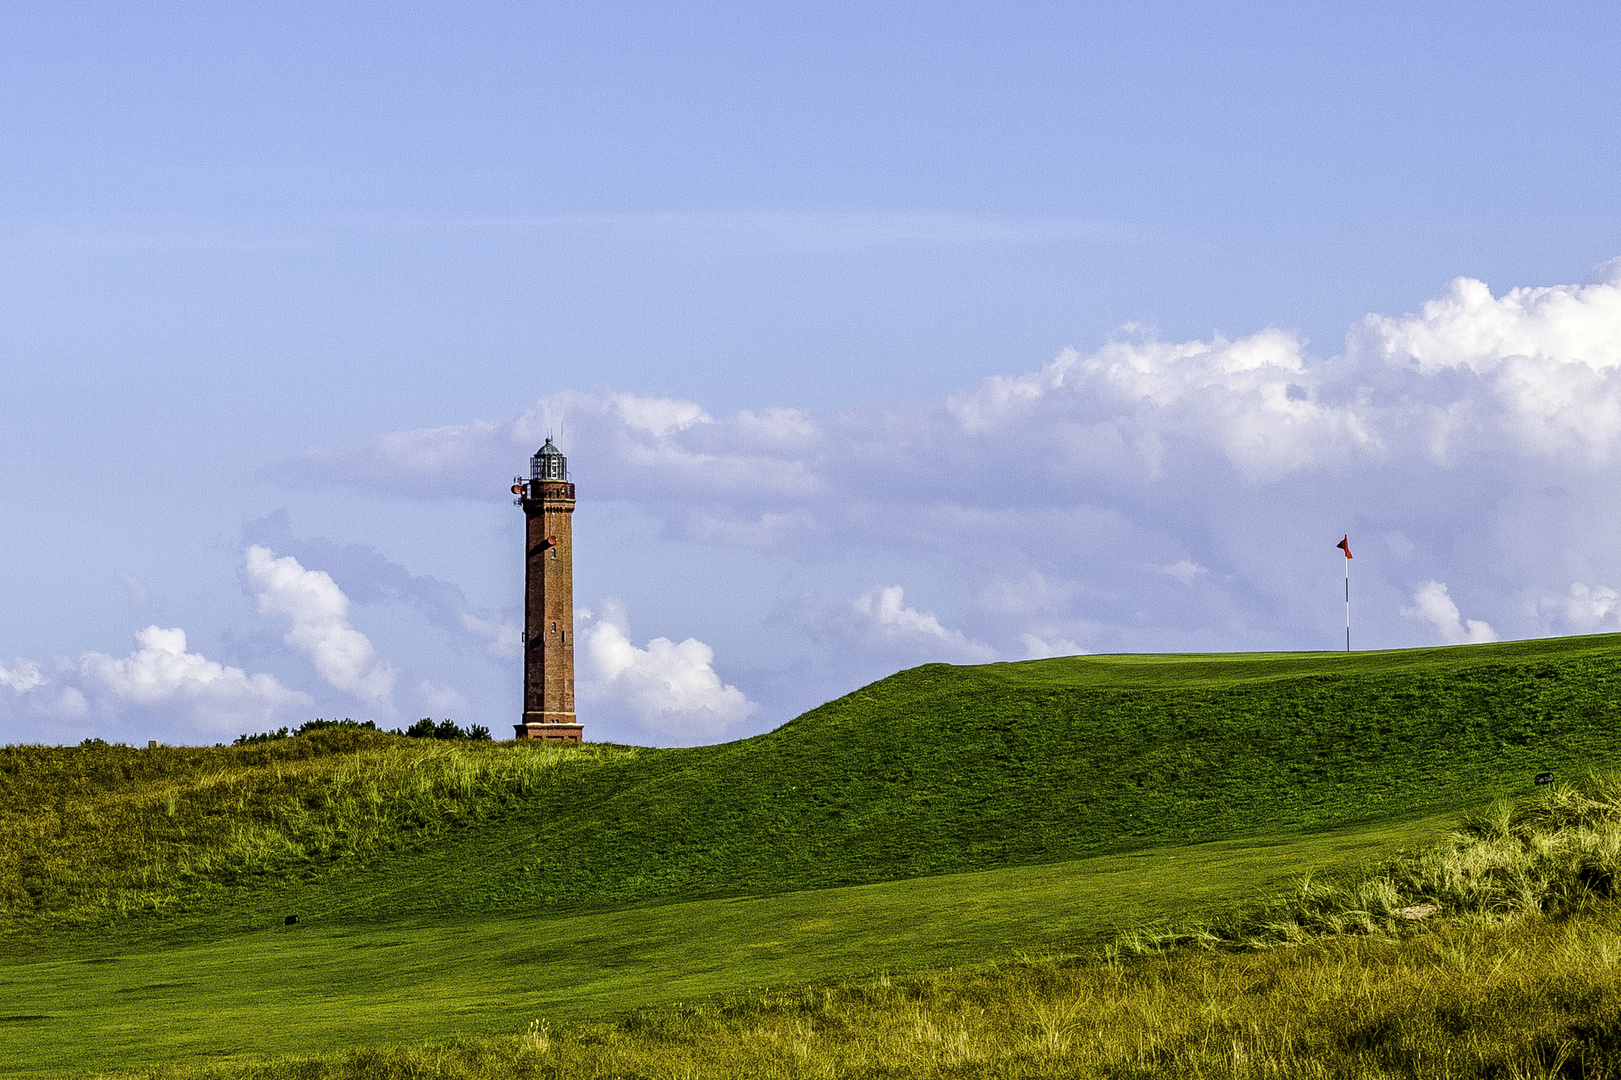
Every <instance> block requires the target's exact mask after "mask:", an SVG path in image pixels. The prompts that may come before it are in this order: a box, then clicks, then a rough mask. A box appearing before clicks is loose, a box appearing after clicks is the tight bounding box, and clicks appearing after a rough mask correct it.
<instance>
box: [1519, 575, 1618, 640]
mask: <svg viewBox="0 0 1621 1080" xmlns="http://www.w3.org/2000/svg"><path fill="white" fill-rule="evenodd" d="M1538 606H1539V608H1540V609H1541V610H1542V611H1543V612H1544V613H1545V614H1547V615H1549V616H1552V618H1551V619H1550V620H1549V621H1550V622H1552V623H1557V624H1562V625H1563V626H1564V627H1566V628H1568V629H1570V630H1573V631H1575V632H1576V633H1583V634H1591V633H1596V632H1598V631H1601V630H1608V629H1611V627H1610V626H1607V625H1606V624H1607V623H1612V622H1613V620H1612V619H1611V616H1613V615H1615V614H1616V611H1617V609H1618V608H1621V595H1618V594H1617V593H1616V591H1615V590H1614V589H1612V588H1610V587H1609V586H1607V585H1587V584H1584V583H1582V582H1580V581H1575V582H1571V586H1570V590H1569V591H1568V592H1566V593H1565V594H1564V595H1563V596H1549V597H1545V598H1543V600H1542V602H1541V603H1540V604H1539V605H1538Z"/></svg>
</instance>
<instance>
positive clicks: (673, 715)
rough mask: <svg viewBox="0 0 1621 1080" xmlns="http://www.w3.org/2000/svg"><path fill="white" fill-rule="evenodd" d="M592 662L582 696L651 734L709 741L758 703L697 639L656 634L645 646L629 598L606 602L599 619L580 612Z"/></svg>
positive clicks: (587, 650) (585, 612) (721, 734)
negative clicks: (635, 639) (634, 636)
mask: <svg viewBox="0 0 1621 1080" xmlns="http://www.w3.org/2000/svg"><path fill="white" fill-rule="evenodd" d="M577 616H578V617H579V618H580V620H581V621H582V622H583V623H585V624H586V626H585V629H584V630H583V631H581V633H580V635H579V638H580V640H582V641H583V642H584V644H585V649H584V653H585V657H586V660H587V663H588V665H589V667H588V670H587V672H585V674H586V678H585V679H583V680H582V685H581V687H580V689H581V696H582V697H584V698H586V699H587V700H590V701H594V702H596V703H598V704H600V705H604V706H608V707H609V708H610V709H620V710H623V711H625V712H627V713H628V714H629V715H630V717H631V718H632V719H633V720H634V721H635V722H636V723H637V724H639V725H640V726H641V727H642V728H643V729H645V730H646V731H648V732H650V733H653V734H656V735H660V736H664V737H666V738H670V739H673V740H674V741H677V742H710V741H714V740H716V739H718V738H720V737H722V736H723V735H724V734H725V733H726V731H727V730H728V729H730V728H731V727H733V726H735V725H737V724H738V723H741V722H742V721H743V720H746V719H747V718H748V717H749V716H750V715H752V714H753V713H754V712H755V711H756V709H757V708H758V707H757V706H756V705H755V704H754V703H753V702H751V701H749V700H748V698H747V697H746V696H745V695H744V693H743V691H741V690H739V689H738V688H737V687H735V686H729V685H726V684H724V683H722V682H721V678H720V675H719V674H718V673H716V671H715V651H714V650H713V649H711V648H710V647H709V646H708V645H705V644H704V643H703V642H701V641H699V640H697V639H696V638H687V639H686V640H685V641H682V642H679V643H677V642H673V641H671V640H670V639H669V638H664V637H656V638H654V639H653V640H652V641H649V642H648V643H647V647H646V648H638V647H637V646H636V645H635V644H633V643H632V642H631V639H630V621H629V618H628V616H627V614H626V611H625V605H624V604H623V602H621V601H619V600H616V599H608V600H604V601H603V602H602V614H601V617H600V618H596V619H593V616H592V613H591V612H590V611H589V610H584V609H582V610H581V611H579V612H578V613H577Z"/></svg>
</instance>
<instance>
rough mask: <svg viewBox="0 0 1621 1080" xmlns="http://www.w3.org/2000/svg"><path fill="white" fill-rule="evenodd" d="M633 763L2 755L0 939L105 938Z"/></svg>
mask: <svg viewBox="0 0 1621 1080" xmlns="http://www.w3.org/2000/svg"><path fill="white" fill-rule="evenodd" d="M629 752H631V751H626V750H623V749H616V748H611V747H604V746H599V745H593V744H587V745H585V746H580V747H561V746H554V745H547V744H527V745H523V744H519V745H513V744H490V743H474V742H438V741H433V740H422V739H409V740H407V739H401V738H396V737H391V736H386V735H373V734H370V733H357V732H345V731H335V732H327V731H322V732H315V733H312V734H310V735H305V736H301V737H299V738H297V739H288V740H282V741H279V742H276V743H272V744H269V745H266V746H255V747H215V748H184V747H175V748H161V747H160V748H157V749H152V750H136V749H133V748H130V747H118V746H105V745H102V746H94V745H93V746H86V747H73V748H60V747H6V748H4V749H3V750H0V932H3V931H5V930H16V929H19V928H22V927H30V926H40V925H52V926H59V927H60V926H74V925H101V924H104V923H106V922H107V921H109V920H113V919H117V918H120V917H123V916H127V915H130V914H132V913H139V912H152V911H164V910H171V909H174V908H176V907H177V906H180V905H183V904H184V903H185V902H186V901H187V898H188V897H191V896H194V895H195V894H197V893H198V892H199V891H202V892H207V891H208V890H218V889H220V888H228V887H230V886H232V885H236V884H242V883H246V882H253V881H257V880H263V879H266V878H268V877H270V876H273V875H277V874H281V873H285V872H287V871H288V870H289V869H292V868H298V867H309V866H313V865H317V864H320V863H323V862H328V861H330V860H333V859H336V858H339V857H342V856H348V855H365V854H367V853H369V852H373V851H377V850H380V849H387V848H395V847H400V846H406V845H412V844H416V843H420V842H421V841H423V840H426V839H429V838H431V837H433V836H435V835H438V834H440V833H442V832H444V831H445V830H446V829H449V828H452V827H454V826H455V825H457V824H458V823H462V822H468V821H472V820H477V819H479V818H480V817H483V816H487V815H489V814H492V813H495V812H497V811H498V810H499V809H501V808H502V807H504V806H506V805H508V804H509V803H510V802H511V801H512V800H514V799H521V798H522V797H523V796H524V795H525V794H527V793H528V792H530V791H531V790H533V789H534V788H535V787H536V785H539V784H541V783H544V782H545V780H546V777H547V776H548V775H549V774H551V773H552V772H553V771H554V770H556V769H559V768H569V767H582V766H589V765H590V764H592V763H594V762H598V761H601V760H604V759H605V758H608V757H612V756H616V755H622V754H625V753H629Z"/></svg>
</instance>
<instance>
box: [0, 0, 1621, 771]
mask: <svg viewBox="0 0 1621 1080" xmlns="http://www.w3.org/2000/svg"><path fill="white" fill-rule="evenodd" d="M1617 55H1621V21H1618V20H1617V19H1616V18H1615V17H1614V14H1613V12H1612V11H1609V10H1606V8H1604V7H1601V6H1599V5H1596V4H1595V5H1584V4H1570V5H1563V6H1561V7H1560V9H1559V10H1558V12H1557V13H1549V11H1547V10H1546V9H1542V8H1538V7H1536V6H1535V5H1525V4H1506V3H1487V4H1470V5H1463V4H1419V5H1414V4H1399V5H1398V4H1359V5H1339V6H1338V7H1336V8H1335V9H1333V10H1329V9H1328V8H1327V7H1326V6H1324V5H1264V4H1255V5H1250V4H1222V5H1214V4H1193V3H1168V4H1144V5H1092V4H1039V3H1027V4H1019V3H1014V4H1007V3H999V4H989V3H987V4H966V3H944V4H937V5H917V4H906V5H889V4H873V3H861V4H853V3H852V4H835V3H829V4H805V5H783V4H772V3H759V2H754V3H748V4H742V3H737V4H704V3H694V4H683V5H669V4H653V3H616V4H587V5H560V4H550V3H526V4H482V3H468V2H461V3H456V4H448V3H413V4H390V5H386V6H385V5H380V4H364V3H356V4H345V5H330V4H285V3H274V2H272V3H265V4H256V5H219V4H188V3H165V4H142V5H137V4H111V3H87V4H73V3H62V4H50V5H22V4H5V5H0V160H4V161H5V163H6V164H5V167H4V168H3V169H0V499H3V505H4V506H5V514H4V518H3V521H4V524H5V528H3V529H0V616H3V617H0V743H34V742H47V743H57V742H78V741H80V740H82V739H85V738H92V737H94V738H103V739H107V740H108V741H124V742H130V743H135V744H140V743H141V742H142V740H146V739H160V740H163V741H168V742H182V743H214V742H228V741H230V740H231V739H233V738H235V737H236V736H237V735H239V734H243V733H247V732H255V731H262V730H268V729H271V728H274V727H277V726H280V725H283V724H286V725H293V726H296V725H297V724H298V723H300V722H302V721H303V720H307V719H311V718H314V717H325V718H337V717H351V718H354V719H370V720H374V721H375V722H377V723H378V724H379V725H380V726H383V727H400V726H405V725H408V724H409V723H411V722H412V721H414V720H416V719H417V718H420V717H422V716H431V717H434V718H436V719H439V718H448V719H453V720H455V721H457V722H458V723H461V724H463V725H464V726H467V725H471V724H483V725H485V726H486V727H489V728H490V729H491V730H492V731H494V732H496V733H497V735H501V734H504V733H505V732H507V731H510V726H509V725H511V724H513V723H515V722H517V720H518V718H519V711H520V708H521V701H520V670H519V660H518V649H517V643H518V633H519V628H520V625H521V611H520V607H519V603H520V593H521V588H522V573H523V567H522V536H523V515H522V512H521V511H520V510H519V509H517V508H516V507H514V506H512V505H511V496H510V494H509V493H508V490H507V489H508V487H509V485H510V483H511V478H512V476H513V475H515V474H518V473H524V472H527V463H528V457H529V455H530V454H532V453H534V451H535V449H536V448H537V447H538V446H539V445H540V443H541V441H543V440H544V439H545V438H546V437H548V436H552V437H554V438H556V440H557V442H558V444H559V445H560V446H561V447H562V448H563V450H564V452H565V453H566V454H568V456H569V461H570V469H571V473H572V476H573V479H574V480H575V482H576V483H577V485H578V493H579V505H578V510H577V512H576V515H575V545H576V548H575V552H576V566H575V587H576V594H575V602H576V607H577V611H576V631H577V634H578V640H579V642H580V648H579V650H578V657H577V668H578V672H577V678H578V697H579V712H580V719H581V720H582V722H583V723H584V724H585V725H586V735H587V737H588V738H592V739H609V740H613V741H618V742H630V743H639V744H644V745H661V746H667V745H690V744H695V743H705V742H714V741H720V740H725V739H732V738H739V737H744V736H747V735H751V734H756V733H759V732H762V731H766V730H769V729H771V728H773V727H776V726H777V725H779V724H781V723H783V722H785V721H787V720H789V719H791V718H792V717H794V716H795V715H798V714H799V713H800V712H802V711H804V710H805V709H807V708H811V707H813V706H815V705H817V704H819V703H821V702H822V701H825V700H828V699H830V698H832V697H835V696H838V695H840V694H844V693H848V692H850V691H852V690H854V689H856V688H858V687H860V686H862V685H864V684H865V683H867V682H869V681H871V680H873V679H876V678H880V677H882V676H884V675H887V674H889V673H891V672H893V671H896V670H898V669H901V668H904V667H908V666H911V665H914V664H919V663H926V662H936V661H943V662H949V663H984V662H990V661H1017V660H1023V659H1031V658H1037V657H1045V656H1056V655H1072V654H1083V653H1111V652H1167V651H1201V652H1202V651H1250V650H1316V649H1337V648H1343V647H1344V635H1345V627H1344V618H1345V613H1344V589H1345V582H1344V572H1345V570H1346V563H1345V560H1344V558H1343V556H1342V555H1341V554H1340V552H1339V551H1338V550H1336V549H1335V547H1334V545H1335V543H1337V542H1338V541H1339V540H1340V538H1341V537H1342V536H1345V535H1347V534H1348V535H1349V536H1350V540H1351V549H1352V552H1353V554H1354V556H1355V557H1354V558H1353V559H1352V560H1351V563H1350V566H1349V569H1350V572H1351V581H1350V588H1351V596H1352V622H1353V626H1352V645H1353V647H1355V648H1358V649H1387V648H1407V647H1415V646H1425V645H1438V644H1457V645H1466V644H1468V643H1471V642H1479V641H1489V640H1506V639H1513V638H1526V637H1538V636H1547V635H1559V634H1571V633H1595V632H1616V631H1618V630H1621V596H1618V590H1621V554H1618V553H1617V544H1616V541H1615V538H1616V536H1617V535H1618V534H1621V485H1618V484H1616V483H1615V475H1616V469H1617V455H1618V452H1621V261H1617V259H1618V257H1621V198H1618V197H1617V196H1618V195H1621V190H1618V189H1621V179H1618V178H1621V141H1618V140H1616V139H1615V138H1614V136H1613V131H1612V130H1611V129H1612V128H1613V126H1614V125H1613V118H1614V117H1616V116H1618V115H1621V65H1617V64H1616V63H1615V57H1616V56H1617Z"/></svg>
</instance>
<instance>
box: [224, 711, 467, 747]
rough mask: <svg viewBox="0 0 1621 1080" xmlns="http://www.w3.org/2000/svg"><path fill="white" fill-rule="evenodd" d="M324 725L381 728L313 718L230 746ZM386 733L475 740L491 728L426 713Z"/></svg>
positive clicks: (285, 736)
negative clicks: (464, 727)
mask: <svg viewBox="0 0 1621 1080" xmlns="http://www.w3.org/2000/svg"><path fill="white" fill-rule="evenodd" d="M323 728H360V729H364V730H366V731H378V730H380V729H379V728H378V727H377V725H376V724H375V723H373V722H372V721H370V720H350V719H349V718H348V717H345V718H343V719H342V720H324V719H322V718H321V717H316V718H315V719H314V720H306V721H304V722H303V723H302V724H300V725H298V727H297V728H296V729H293V730H289V729H288V728H286V727H279V728H277V729H276V730H275V731H261V732H259V733H258V734H256V735H238V736H237V738H236V742H234V743H232V745H233V746H252V745H253V744H255V743H267V742H274V741H276V740H277V739H296V738H298V736H300V735H308V734H309V733H310V732H312V731H320V730H322V729H323ZM388 734H390V735H405V736H407V737H409V738H412V739H471V740H473V741H475V742H488V741H489V739H490V729H489V728H487V727H485V726H484V725H483V724H474V725H473V726H471V727H469V728H468V729H467V730H465V731H463V730H462V728H461V726H460V725H458V724H457V723H456V722H455V721H454V720H440V721H437V722H435V721H434V720H433V719H432V718H430V717H426V716H424V717H423V718H422V719H421V720H418V721H417V722H416V723H414V724H412V725H411V726H410V727H408V728H406V729H405V730H403V731H402V730H400V729H399V728H395V729H394V730H393V731H390V732H389V733H388Z"/></svg>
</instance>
